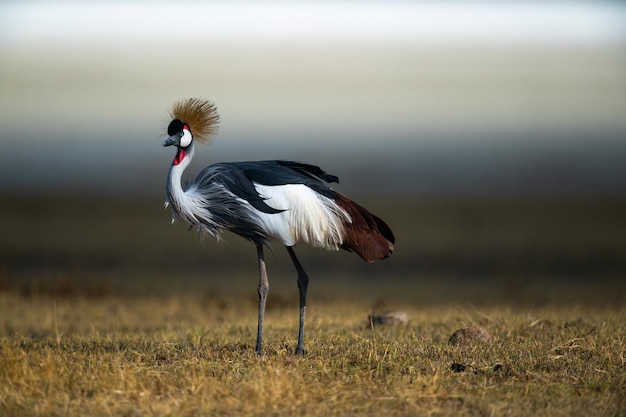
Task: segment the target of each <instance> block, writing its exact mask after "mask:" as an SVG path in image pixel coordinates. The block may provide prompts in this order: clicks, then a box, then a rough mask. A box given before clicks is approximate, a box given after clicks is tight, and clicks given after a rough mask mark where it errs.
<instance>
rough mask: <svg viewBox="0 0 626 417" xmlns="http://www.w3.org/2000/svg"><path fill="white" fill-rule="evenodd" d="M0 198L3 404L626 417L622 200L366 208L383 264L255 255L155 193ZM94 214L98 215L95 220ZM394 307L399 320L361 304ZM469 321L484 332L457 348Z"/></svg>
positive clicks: (30, 409) (62, 411) (160, 411)
mask: <svg viewBox="0 0 626 417" xmlns="http://www.w3.org/2000/svg"><path fill="white" fill-rule="evenodd" d="M1 202H2V204H0V228H1V230H2V232H3V233H2V234H1V236H0V415H11V416H12V415H32V416H61V415H62V416H83V415H93V416H100V415H126V416H134V415H142V416H143V415H155V416H156V415H170V416H196V415H198V416H199V415H216V416H217V415H219V416H230V415H232V416H239V415H259V416H267V415H276V416H280V415H288V416H293V415H302V416H332V415H341V416H345V415H375V416H379V415H385V416H396V415H397V416H400V415H406V416H421V415H423V416H426V415H435V416H448V415H450V416H453V415H454V416H457V415H480V416H491V415H493V416H498V415H507V416H528V415H535V416H557V415H567V416H576V415H580V416H590V415H606V416H609V415H610V416H614V415H626V401H625V400H624V398H625V397H626V396H625V395H624V392H626V291H625V287H626V284H625V281H626V280H625V279H624V278H625V277H626V234H624V233H623V231H624V230H626V215H625V214H624V213H626V210H625V209H626V203H625V202H623V201H584V202H580V201H560V202H558V201H557V202H554V201H547V202H546V201H526V202H520V201H454V202H451V201H430V202H411V201H395V202H376V201H374V202H369V203H368V206H370V207H373V211H375V212H377V213H379V214H381V216H383V217H385V218H386V219H388V220H389V223H390V224H391V226H392V227H393V228H394V229H395V231H396V234H397V238H398V245H397V246H398V249H397V251H396V253H395V254H394V256H393V257H392V258H391V259H390V260H388V261H384V262H380V263H376V264H373V265H367V264H365V263H362V262H361V261H360V260H359V259H358V258H357V257H355V256H354V255H350V254H347V253H339V254H332V253H326V252H323V251H307V250H303V249H300V252H299V253H300V254H301V258H302V261H303V263H304V264H305V266H306V267H307V270H308V271H309V274H310V276H311V286H310V297H309V308H308V317H307V335H306V336H307V349H308V353H307V355H306V356H304V357H296V356H294V355H293V353H292V352H293V349H294V347H295V339H296V333H297V315H298V313H297V297H296V294H297V290H296V286H295V274H294V273H293V271H292V270H291V267H290V265H289V261H288V258H287V255H286V253H285V251H283V250H281V249H280V248H279V247H275V248H274V255H273V256H271V255H270V256H268V269H269V274H270V285H271V288H270V296H269V300H268V315H267V318H266V344H265V347H264V352H265V354H264V356H263V357H260V358H259V357H257V356H256V355H255V354H254V353H253V344H254V337H255V334H254V332H255V325H256V312H255V308H256V293H255V288H256V278H255V276H256V273H255V270H256V265H255V259H254V250H253V248H252V247H251V246H250V245H249V244H246V243H245V242H243V243H242V242H240V241H239V240H237V239H236V238H235V237H233V236H227V243H224V244H215V243H213V242H208V241H207V242H202V241H200V240H199V239H197V238H195V237H194V235H192V234H191V235H190V234H188V233H185V232H184V230H185V228H184V226H182V225H178V226H174V227H172V226H170V225H169V224H168V215H167V213H165V212H163V211H162V210H161V209H160V207H159V203H158V202H150V201H147V202H146V201H141V200H107V201H101V200H92V199H86V198H83V199H80V198H72V199H57V198H42V197H37V198H28V197H23V196H22V197H19V196H18V197H12V198H4V199H2V201H1ZM96 219H97V221H96ZM385 309H401V310H403V311H406V312H407V314H408V316H409V319H410V322H409V323H408V324H407V325H406V326H398V327H393V326H392V327H387V326H372V325H370V323H369V322H368V314H370V312H372V311H378V310H385ZM468 326H482V327H484V328H485V329H486V330H487V331H488V332H489V333H490V334H491V335H492V336H493V337H494V340H493V342H492V343H475V344H473V345H470V346H453V345H450V344H449V343H448V339H449V337H450V335H451V334H452V333H453V332H454V331H455V330H457V329H459V328H462V327H468Z"/></svg>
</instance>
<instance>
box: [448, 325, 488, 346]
mask: <svg viewBox="0 0 626 417" xmlns="http://www.w3.org/2000/svg"><path fill="white" fill-rule="evenodd" d="M492 340H493V338H492V337H491V335H490V334H489V332H488V331H487V330H485V329H484V328H482V327H466V328H464V329H459V330H457V331H456V332H454V333H453V334H452V336H450V339H449V340H448V343H449V344H451V345H455V346H469V345H472V344H474V343H475V342H484V343H491V341H492Z"/></svg>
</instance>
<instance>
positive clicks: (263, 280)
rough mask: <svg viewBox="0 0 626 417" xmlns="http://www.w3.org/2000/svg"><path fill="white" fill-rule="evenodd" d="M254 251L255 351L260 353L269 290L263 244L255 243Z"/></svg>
mask: <svg viewBox="0 0 626 417" xmlns="http://www.w3.org/2000/svg"><path fill="white" fill-rule="evenodd" d="M256 252H257V256H258V258H259V286H258V288H257V289H258V292H259V327H258V329H257V333H256V353H257V354H259V355H260V354H261V348H262V345H263V320H264V318H265V304H266V302H267V293H268V292H269V290H270V284H269V281H268V280H267V272H266V271H265V258H264V256H263V244H261V243H257V244H256Z"/></svg>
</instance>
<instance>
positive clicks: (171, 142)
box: [163, 135, 180, 146]
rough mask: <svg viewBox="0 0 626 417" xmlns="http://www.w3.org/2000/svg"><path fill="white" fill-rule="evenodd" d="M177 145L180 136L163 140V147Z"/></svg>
mask: <svg viewBox="0 0 626 417" xmlns="http://www.w3.org/2000/svg"><path fill="white" fill-rule="evenodd" d="M179 143H180V136H178V135H172V136H170V137H169V138H167V139H165V142H163V146H172V145H176V146H178V144H179Z"/></svg>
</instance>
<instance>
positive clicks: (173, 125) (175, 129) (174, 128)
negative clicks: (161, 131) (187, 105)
mask: <svg viewBox="0 0 626 417" xmlns="http://www.w3.org/2000/svg"><path fill="white" fill-rule="evenodd" d="M183 126H185V124H184V123H183V122H181V121H180V120H178V119H174V120H172V121H171V122H170V125H169V126H168V127H167V134H168V135H170V136H172V135H175V134H177V133H180V132H182V131H183Z"/></svg>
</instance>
